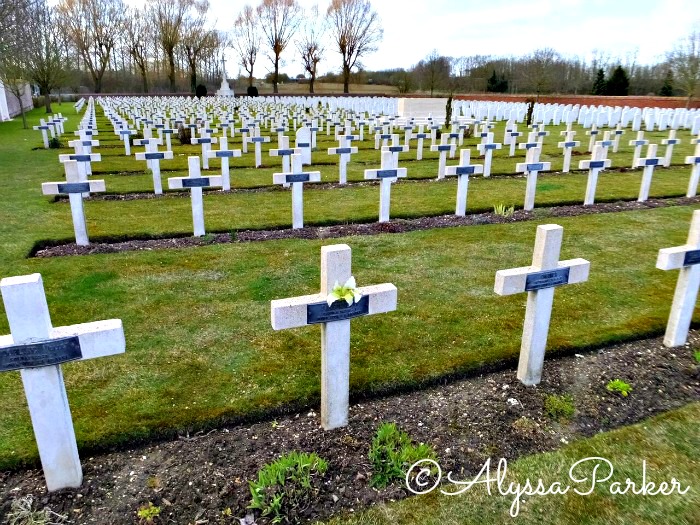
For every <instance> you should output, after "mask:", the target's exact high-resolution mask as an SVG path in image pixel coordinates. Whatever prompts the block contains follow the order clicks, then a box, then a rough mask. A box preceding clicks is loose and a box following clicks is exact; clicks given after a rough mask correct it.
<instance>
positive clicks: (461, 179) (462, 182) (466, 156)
mask: <svg viewBox="0 0 700 525" xmlns="http://www.w3.org/2000/svg"><path fill="white" fill-rule="evenodd" d="M470 155H471V152H470V150H468V149H463V150H460V153H459V165H457V166H447V168H446V169H445V175H446V176H448V177H449V176H456V177H457V206H456V208H455V215H458V216H460V217H464V215H465V214H466V212H467V190H468V186H469V175H476V174H477V173H483V172H484V167H483V166H482V165H481V164H471V163H470Z"/></svg>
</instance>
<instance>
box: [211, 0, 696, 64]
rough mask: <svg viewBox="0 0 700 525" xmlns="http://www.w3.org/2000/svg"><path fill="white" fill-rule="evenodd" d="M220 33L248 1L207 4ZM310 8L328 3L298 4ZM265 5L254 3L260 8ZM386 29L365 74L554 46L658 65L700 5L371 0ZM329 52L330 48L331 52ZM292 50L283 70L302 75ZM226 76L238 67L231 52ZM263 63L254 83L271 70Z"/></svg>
mask: <svg viewBox="0 0 700 525" xmlns="http://www.w3.org/2000/svg"><path fill="white" fill-rule="evenodd" d="M209 1H210V5H211V15H212V19H214V18H215V19H216V26H217V28H218V29H222V30H229V29H231V27H232V26H233V20H234V19H235V17H236V15H237V14H238V12H239V11H240V10H241V8H242V6H243V5H245V3H246V2H241V1H236V0H209ZM298 1H299V3H300V4H301V5H302V6H303V7H304V8H309V7H311V6H313V5H318V6H319V8H320V9H321V11H322V12H324V11H325V8H326V7H327V6H328V4H329V1H328V0H324V1H320V2H319V1H318V0H298ZM258 3H259V1H257V0H255V1H252V2H250V4H251V5H253V6H256V5H257V4H258ZM372 5H373V6H374V8H375V9H376V10H377V12H378V13H379V16H380V18H381V22H382V26H383V28H384V39H383V41H382V42H381V43H380V44H379V49H378V50H377V51H376V52H375V53H373V54H371V55H368V56H367V57H365V58H364V59H362V63H363V64H364V66H365V69H369V70H379V69H390V68H397V67H403V68H409V67H411V66H412V65H414V64H415V63H417V62H418V61H419V60H421V59H423V58H424V57H426V56H427V55H428V54H429V53H430V52H431V51H432V50H433V49H437V50H438V52H439V53H440V54H441V55H446V56H452V57H458V56H468V55H495V56H521V55H525V54H528V53H530V52H532V51H534V50H535V49H540V48H543V47H551V48H553V49H555V50H557V51H558V52H560V53H561V54H563V55H565V56H579V57H581V58H584V59H587V60H590V57H591V55H592V53H593V51H594V50H596V49H597V50H600V51H604V52H606V53H608V54H609V55H611V56H612V57H620V58H621V59H622V61H623V63H624V61H625V58H626V57H627V56H631V55H633V54H634V53H635V52H636V56H637V62H638V63H641V64H648V63H653V62H655V61H656V60H657V59H659V58H661V57H663V55H664V54H665V52H666V51H668V50H670V49H671V48H672V46H673V44H674V42H675V41H676V40H677V39H678V38H679V37H680V36H683V35H685V34H688V33H689V32H690V30H691V27H692V26H693V24H700V2H699V1H698V0H527V1H517V0H372ZM329 47H330V45H329ZM295 55H296V49H294V48H293V47H290V48H288V49H287V50H286V51H285V52H284V53H283V54H282V58H283V59H284V61H285V63H286V64H285V67H284V68H283V71H285V72H287V73H288V74H290V75H293V76H295V75H296V74H297V73H301V72H302V69H303V68H302V67H301V64H300V63H299V61H298V59H297V58H296V57H295ZM228 58H229V59H230V61H229V62H227V70H228V76H229V77H233V76H235V75H236V74H237V73H238V70H239V66H238V64H237V63H236V61H235V57H234V56H233V53H232V52H230V51H229V53H228ZM339 65H340V60H339V55H338V54H337V53H334V52H333V51H332V49H329V50H328V51H327V52H326V55H325V57H324V61H323V62H322V63H321V64H320V68H321V70H322V72H325V71H328V70H339ZM270 67H271V66H270V62H269V61H268V60H267V59H266V57H264V56H260V57H259V59H258V63H257V64H256V76H258V77H261V76H263V75H264V74H265V73H266V72H267V71H268V70H269V69H270Z"/></svg>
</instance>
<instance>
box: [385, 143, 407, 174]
mask: <svg viewBox="0 0 700 525" xmlns="http://www.w3.org/2000/svg"><path fill="white" fill-rule="evenodd" d="M384 151H388V152H389V153H391V167H392V168H398V167H399V153H406V152H408V146H406V145H399V144H396V143H394V144H393V145H391V146H383V147H382V152H384Z"/></svg>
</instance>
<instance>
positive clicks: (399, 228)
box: [29, 197, 700, 258]
mask: <svg viewBox="0 0 700 525" xmlns="http://www.w3.org/2000/svg"><path fill="white" fill-rule="evenodd" d="M691 204H700V197H691V198H688V197H668V198H663V199H649V200H647V201H645V202H637V201H616V202H602V203H597V204H593V205H591V206H583V205H580V204H577V205H564V206H552V207H541V208H536V209H535V210H532V211H524V210H516V211H515V212H514V213H513V215H512V216H510V217H503V216H501V215H496V214H495V213H493V212H489V213H475V214H471V215H467V216H465V217H458V216H456V215H441V216H436V217H420V218H417V219H393V220H391V221H389V222H383V223H379V222H372V223H367V224H338V225H333V226H308V227H306V228H301V229H297V230H294V229H290V228H280V229H274V230H240V231H236V232H235V233H233V234H232V233H220V232H218V233H216V232H213V233H210V234H208V235H206V236H205V237H187V236H184V235H183V236H177V237H167V238H166V237H163V238H151V239H119V240H114V241H110V240H106V241H103V242H100V241H99V240H98V241H97V242H93V243H92V244H90V245H89V246H78V245H77V244H75V243H63V242H61V241H58V242H59V243H58V244H52V243H51V241H43V242H42V241H40V242H37V243H36V244H35V246H34V248H33V249H32V250H31V252H30V253H29V257H39V258H46V257H63V256H68V255H94V254H100V253H118V252H127V251H140V250H164V249H172V248H187V247H193V246H207V245H211V244H228V243H234V242H235V243H241V242H263V241H271V240H278V239H335V238H338V237H351V236H357V235H363V236H366V235H379V234H384V233H405V232H410V231H416V230H428V229H434V228H451V227H456V226H479V225H485V224H506V223H513V222H523V221H535V220H542V219H543V218H545V217H575V216H580V215H592V214H598V213H619V212H625V211H635V210H648V209H655V208H666V207H671V206H687V205H691Z"/></svg>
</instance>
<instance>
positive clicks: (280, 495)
mask: <svg viewBox="0 0 700 525" xmlns="http://www.w3.org/2000/svg"><path fill="white" fill-rule="evenodd" d="M327 470H328V463H327V462H326V461H325V460H324V459H322V458H320V457H318V456H317V455H316V454H307V453H304V452H296V451H294V452H290V453H289V454H286V455H284V456H282V457H281V458H279V459H278V460H276V461H273V462H272V463H269V464H267V465H265V466H264V467H263V468H262V469H260V471H259V472H258V479H257V481H251V482H250V494H251V496H252V502H251V504H250V505H249V506H248V508H249V509H257V510H259V511H260V512H261V514H262V516H263V517H266V518H268V519H270V520H271V521H272V523H282V522H285V521H286V522H288V523H295V522H297V521H298V518H297V516H298V514H299V511H301V510H303V509H305V508H306V507H307V506H308V505H309V504H310V503H311V500H312V498H313V497H314V495H315V494H317V493H318V489H317V488H315V487H314V481H315V479H316V478H322V477H323V475H324V474H325V473H326V471H327Z"/></svg>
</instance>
